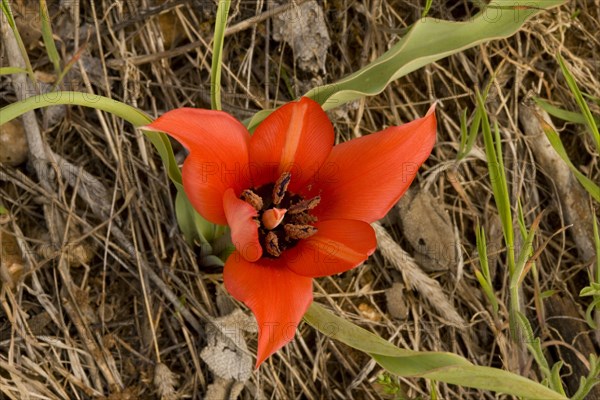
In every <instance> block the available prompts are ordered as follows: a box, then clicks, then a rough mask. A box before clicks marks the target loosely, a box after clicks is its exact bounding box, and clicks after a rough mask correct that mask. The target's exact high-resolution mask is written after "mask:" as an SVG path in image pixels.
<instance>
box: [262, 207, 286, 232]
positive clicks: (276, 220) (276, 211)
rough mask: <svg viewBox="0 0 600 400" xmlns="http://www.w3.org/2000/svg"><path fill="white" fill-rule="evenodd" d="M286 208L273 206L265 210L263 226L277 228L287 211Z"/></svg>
mask: <svg viewBox="0 0 600 400" xmlns="http://www.w3.org/2000/svg"><path fill="white" fill-rule="evenodd" d="M286 211H287V210H286V209H285V208H271V209H269V210H267V211H265V212H264V213H263V215H262V223H263V226H264V227H265V228H267V229H269V230H271V229H275V228H277V226H279V224H280V223H281V221H283V217H285V213H286Z"/></svg>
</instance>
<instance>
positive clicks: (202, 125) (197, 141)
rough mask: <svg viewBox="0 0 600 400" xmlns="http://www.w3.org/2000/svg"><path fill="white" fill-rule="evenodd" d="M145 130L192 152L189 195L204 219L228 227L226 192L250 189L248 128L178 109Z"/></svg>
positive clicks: (186, 179)
mask: <svg viewBox="0 0 600 400" xmlns="http://www.w3.org/2000/svg"><path fill="white" fill-rule="evenodd" d="M142 129H148V130H153V131H160V132H165V133H167V134H169V135H170V136H172V137H173V138H175V139H176V140H177V141H178V142H180V143H181V144H182V145H183V146H184V147H185V148H187V149H188V150H189V151H190V154H189V156H188V157H187V158H186V160H185V162H184V164H183V186H184V188H185V192H186V194H187V196H188V198H189V199H190V202H191V203H192V205H193V206H194V208H195V209H196V210H197V211H198V212H199V213H200V214H201V215H202V216H203V217H204V218H206V219H207V220H209V221H211V222H214V223H217V224H225V223H226V219H225V213H224V210H223V194H224V193H225V190H227V189H228V188H230V187H231V188H234V189H235V191H236V192H237V193H239V192H240V191H241V190H242V189H244V188H246V187H248V186H250V173H249V171H248V142H249V141H250V134H249V133H248V131H247V130H246V128H245V127H244V125H242V124H241V123H240V122H239V121H237V120H236V119H235V118H233V117H232V116H231V115H229V114H227V113H225V112H222V111H212V110H202V109H196V108H178V109H176V110H172V111H169V112H167V113H165V114H163V115H162V116H160V117H159V118H158V119H156V120H155V121H154V122H152V123H151V124H150V125H148V126H146V127H144V128H142Z"/></svg>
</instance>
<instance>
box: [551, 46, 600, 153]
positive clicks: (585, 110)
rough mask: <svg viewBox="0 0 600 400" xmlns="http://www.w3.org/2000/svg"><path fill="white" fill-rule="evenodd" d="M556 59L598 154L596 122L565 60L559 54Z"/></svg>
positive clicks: (599, 142) (598, 133)
mask: <svg viewBox="0 0 600 400" xmlns="http://www.w3.org/2000/svg"><path fill="white" fill-rule="evenodd" d="M556 58H557V59H558V64H559V65H560V69H561V71H562V73H563V75H564V77H565V80H566V81H567V85H569V89H571V93H573V96H575V101H576V102H577V105H578V106H579V109H580V110H581V113H582V114H583V117H584V118H585V123H586V125H587V126H588V128H589V130H590V132H591V133H592V138H593V139H594V141H595V142H596V148H597V149H598V151H599V152H600V131H598V126H597V125H596V121H594V117H593V116H592V112H591V111H590V108H589V107H588V105H587V103H586V102H585V100H584V98H583V95H582V94H581V91H580V90H579V87H578V86H577V82H576V81H575V77H573V75H572V74H571V71H569V68H568V67H567V64H566V63H565V60H564V59H563V58H562V56H561V55H560V53H557V54H556Z"/></svg>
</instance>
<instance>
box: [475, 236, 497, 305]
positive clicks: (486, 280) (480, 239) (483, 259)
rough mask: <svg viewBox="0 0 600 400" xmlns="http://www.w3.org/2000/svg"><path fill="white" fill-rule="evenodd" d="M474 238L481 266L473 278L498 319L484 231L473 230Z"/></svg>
mask: <svg viewBox="0 0 600 400" xmlns="http://www.w3.org/2000/svg"><path fill="white" fill-rule="evenodd" d="M475 237H476V243H477V253H478V254H479V265H480V266H481V272H479V271H477V270H475V277H476V278H477V280H478V281H479V284H480V285H481V288H482V289H483V292H484V293H485V295H486V296H487V298H488V300H489V301H490V303H491V304H492V309H493V311H494V316H495V317H498V309H499V307H498V299H497V298H496V294H495V293H494V289H493V287H492V277H491V275H490V267H489V264H488V255H487V241H486V239H485V231H484V229H483V227H481V228H480V227H477V228H476V229H475Z"/></svg>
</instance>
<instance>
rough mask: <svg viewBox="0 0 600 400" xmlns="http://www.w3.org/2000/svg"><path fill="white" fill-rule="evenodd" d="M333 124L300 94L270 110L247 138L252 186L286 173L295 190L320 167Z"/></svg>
mask: <svg viewBox="0 0 600 400" xmlns="http://www.w3.org/2000/svg"><path fill="white" fill-rule="evenodd" d="M334 137H335V135H334V132H333V125H332V124H331V121H329V118H328V117H327V114H325V112H324V111H323V109H322V108H321V106H320V105H319V103H317V102H315V101H313V100H311V99H309V98H307V97H302V98H301V99H300V100H298V101H293V102H290V103H287V104H285V105H284V106H281V107H280V108H278V109H277V110H275V111H274V112H272V113H271V114H270V115H269V116H268V117H267V118H266V119H265V120H264V121H263V122H261V124H260V125H259V126H258V127H257V128H256V130H255V132H254V134H253V135H252V138H251V139H250V147H249V153H250V162H251V166H252V169H251V171H252V177H253V183H254V185H255V186H260V185H263V184H265V183H271V182H275V181H276V180H277V178H279V177H280V176H281V174H282V173H283V172H290V173H291V174H292V180H291V183H290V190H291V191H292V192H295V191H297V190H299V189H300V188H301V187H303V186H304V185H305V184H306V183H307V181H308V180H309V179H310V178H311V177H312V176H313V175H314V174H315V172H316V171H317V170H318V169H319V168H320V167H321V165H322V164H323V162H324V161H325V159H326V158H327V156H329V153H330V152H331V149H332V147H333V141H334Z"/></svg>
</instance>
